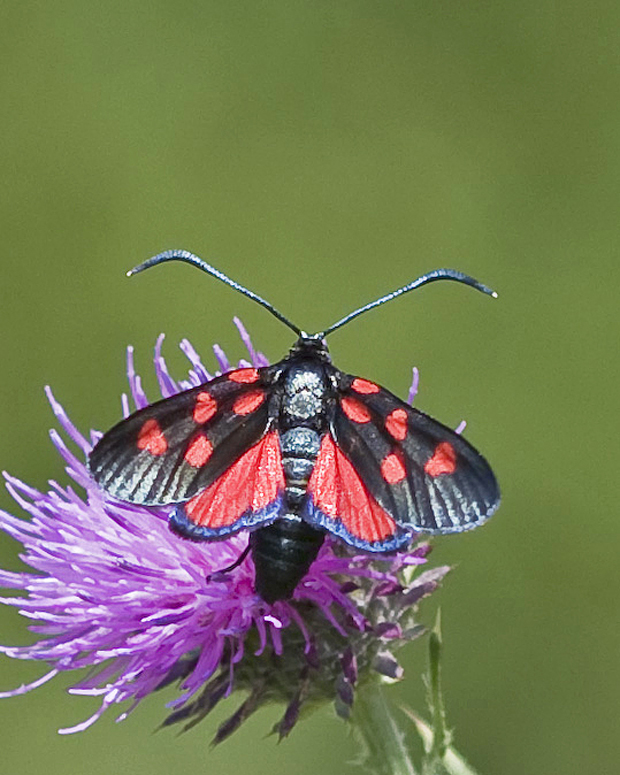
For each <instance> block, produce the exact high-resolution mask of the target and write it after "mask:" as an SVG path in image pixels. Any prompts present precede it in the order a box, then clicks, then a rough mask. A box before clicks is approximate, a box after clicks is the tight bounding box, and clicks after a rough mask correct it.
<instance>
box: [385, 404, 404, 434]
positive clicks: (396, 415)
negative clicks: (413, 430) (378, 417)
mask: <svg viewBox="0 0 620 775" xmlns="http://www.w3.org/2000/svg"><path fill="white" fill-rule="evenodd" d="M385 428H386V430H387V432H388V433H389V434H390V436H392V438H394V439H396V441H403V439H404V438H405V436H406V435H407V412H406V411H405V410H404V409H394V410H393V411H391V412H390V413H389V414H388V416H387V417H386V418H385Z"/></svg>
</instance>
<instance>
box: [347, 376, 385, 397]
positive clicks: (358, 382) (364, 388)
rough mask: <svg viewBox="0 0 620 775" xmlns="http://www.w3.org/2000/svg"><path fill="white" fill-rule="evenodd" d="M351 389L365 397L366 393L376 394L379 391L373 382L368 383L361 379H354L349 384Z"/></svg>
mask: <svg viewBox="0 0 620 775" xmlns="http://www.w3.org/2000/svg"><path fill="white" fill-rule="evenodd" d="M351 387H352V388H353V390H355V392H356V393H363V394H365V395H366V394H368V393H378V392H379V391H380V390H381V388H380V387H379V385H375V383H374V382H369V381H368V380H367V379H362V378H361V377H356V378H355V379H354V380H353V382H352V383H351Z"/></svg>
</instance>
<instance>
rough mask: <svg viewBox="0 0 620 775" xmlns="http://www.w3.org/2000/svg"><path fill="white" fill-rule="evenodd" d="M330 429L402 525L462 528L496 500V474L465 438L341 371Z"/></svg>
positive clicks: (371, 489) (446, 530) (436, 529)
mask: <svg viewBox="0 0 620 775" xmlns="http://www.w3.org/2000/svg"><path fill="white" fill-rule="evenodd" d="M331 433H332V435H333V437H334V440H335V442H336V444H337V445H338V447H339V448H340V449H341V450H342V452H343V453H344V454H345V455H346V457H347V458H348V459H349V460H350V461H351V463H352V465H353V466H354V468H355V469H356V471H357V472H358V473H359V475H360V477H361V479H362V480H363V482H364V484H365V486H366V487H367V489H368V491H369V492H370V494H371V495H372V496H373V497H374V498H375V499H376V500H377V502H378V503H379V504H380V505H381V506H382V507H383V508H384V509H385V511H386V512H387V513H388V514H390V515H391V516H392V517H394V519H395V520H396V522H397V523H399V524H401V525H409V526H411V527H412V528H413V529H415V530H421V531H424V532H429V533H452V532H460V531H463V530H468V529H470V528H473V527H476V526H477V525H479V524H481V523H482V522H484V521H485V520H486V519H488V517H490V516H491V514H493V512H494V511H495V510H496V508H497V506H498V505H499V488H498V485H497V481H496V479H495V476H494V475H493V472H492V471H491V468H490V466H489V464H488V463H487V461H486V460H485V459H484V458H483V457H482V455H480V453H479V452H477V450H476V449H474V447H473V446H472V445H471V444H469V442H467V441H466V440H465V439H464V438H463V437H462V436H460V435H459V434H457V433H455V432H454V431H453V430H451V429H450V428H448V427H446V426H445V425H442V424H441V423H439V422H437V420H434V419H432V418H431V417H429V416H428V415H425V414H424V413H422V412H419V411H418V410H416V409H413V408H412V407H410V406H409V405H408V404H406V403H405V402H404V401H401V400H400V399H399V398H397V397H396V396H395V395H393V394H392V393H390V392H389V391H387V390H385V389H384V388H381V387H379V386H378V385H375V384H374V383H372V382H369V381H367V380H363V379H360V378H359V377H351V376H349V375H345V374H340V375H339V377H338V400H337V405H336V409H335V412H334V416H333V421H332V428H331Z"/></svg>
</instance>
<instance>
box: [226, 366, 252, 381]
mask: <svg viewBox="0 0 620 775" xmlns="http://www.w3.org/2000/svg"><path fill="white" fill-rule="evenodd" d="M228 379H229V380H230V381H231V382H242V383H247V384H250V383H252V382H256V381H257V380H258V371H256V369H239V370H238V371H231V372H230V374H229V375H228Z"/></svg>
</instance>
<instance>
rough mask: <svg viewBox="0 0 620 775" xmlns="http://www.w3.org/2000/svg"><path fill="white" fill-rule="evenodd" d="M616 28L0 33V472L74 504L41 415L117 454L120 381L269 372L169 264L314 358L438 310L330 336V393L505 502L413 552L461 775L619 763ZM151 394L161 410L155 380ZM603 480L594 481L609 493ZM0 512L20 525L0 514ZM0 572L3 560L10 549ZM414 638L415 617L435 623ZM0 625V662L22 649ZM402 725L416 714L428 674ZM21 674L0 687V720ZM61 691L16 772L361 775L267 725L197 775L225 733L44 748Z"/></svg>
mask: <svg viewBox="0 0 620 775" xmlns="http://www.w3.org/2000/svg"><path fill="white" fill-rule="evenodd" d="M619 31H620V6H619V5H618V4H617V3H614V2H607V3H605V2H591V3H587V4H586V3H564V4H558V3H555V2H550V1H549V0H536V2H533V1H530V0H521V2H517V3H458V4H457V3H455V2H446V1H445V0H443V1H440V2H432V3H430V2H427V3H423V2H402V1H401V2H370V1H369V0H356V1H355V2H353V1H351V0H340V1H337V2H320V1H318V2H316V1H315V2H309V1H308V0H287V1H286V2H283V1H282V0H279V1H274V2H256V0H254V2H235V1H233V2H213V1H211V2H210V1H209V0H204V1H203V2H201V3H196V2H182V1H177V2H175V3H171V2H158V1H157V0H151V2H148V3H147V2H129V3H127V2H122V3H121V2H104V3H101V4H94V3H87V2H83V1H81V2H78V1H74V2H54V3H42V2H19V3H17V2H6V3H4V4H3V5H2V7H1V8H0V41H1V45H0V61H1V67H0V83H1V93H2V103H1V104H2V120H1V121H0V171H1V175H2V185H1V187H0V198H1V209H0V219H1V223H0V226H1V232H0V233H1V239H2V255H3V258H2V260H1V264H0V265H1V267H2V274H1V277H2V280H1V283H0V294H1V308H0V309H1V315H2V337H1V338H0V348H1V362H2V365H3V374H4V377H3V380H2V403H1V408H0V411H1V412H2V419H1V422H2V438H1V440H0V465H1V466H2V467H3V468H7V469H10V471H11V472H12V473H14V474H16V475H19V476H20V477H22V478H23V479H25V480H26V481H28V482H31V483H33V484H36V485H37V486H41V487H43V486H44V485H45V482H46V480H47V478H49V477H54V478H60V479H61V481H63V482H64V481H66V479H65V476H64V473H63V471H62V466H61V464H60V461H59V459H58V457H57V455H56V454H55V453H54V452H53V450H52V447H51V444H50V443H49V441H48V438H47V428H48V427H49V426H50V425H51V424H52V418H51V413H50V411H49V409H48V407H47V405H46V403H45V400H44V397H43V393H42V386H43V385H44V384H46V383H50V384H51V385H53V387H54V390H55V392H56V395H57V396H58V398H59V399H60V400H61V401H62V402H63V403H64V405H65V407H66V408H67V409H68V410H69V412H70V414H71V416H72V418H73V419H74V420H76V421H77V422H78V423H79V424H80V425H81V427H83V428H87V427H98V428H101V429H104V428H107V427H108V426H110V425H111V424H112V423H113V422H114V421H115V420H116V419H117V418H118V416H119V401H118V395H119V394H120V392H121V391H122V390H123V389H124V387H125V379H124V347H125V345H126V344H127V343H133V344H134V345H135V346H136V348H137V353H138V364H139V366H140V368H141V370H142V371H143V373H144V372H146V373H148V372H149V363H150V361H149V359H150V353H151V348H152V345H153V343H154V340H155V337H156V336H157V334H159V333H160V332H161V331H165V332H166V333H167V336H168V338H167V343H166V346H165V352H166V355H167V356H169V358H170V360H171V362H172V364H173V367H174V368H175V369H176V373H177V374H178V375H180V374H181V367H182V366H184V364H183V360H182V359H181V357H180V355H177V353H176V352H175V349H176V342H177V341H178V340H179V339H180V338H181V337H183V336H189V337H190V338H191V340H192V342H193V343H194V345H195V346H196V347H197V348H198V349H200V350H201V351H202V352H203V353H204V354H205V358H206V360H207V362H208V363H212V361H211V360H210V356H209V355H208V351H209V347H210V344H211V343H212V342H213V341H218V342H220V343H221V344H222V345H224V346H225V347H226V348H227V349H228V350H229V351H230V354H231V355H233V356H235V357H240V356H241V354H242V348H241V346H240V344H239V343H238V339H237V336H236V333H235V331H234V328H233V326H232V323H231V318H232V316H233V315H234V314H238V315H240V316H241V317H242V319H243V320H244V321H245V322H246V324H247V326H248V328H249V329H250V330H251V332H252V334H253V337H254V340H255V342H256V343H257V345H258V346H259V347H261V348H262V349H263V350H264V351H265V352H266V353H267V354H268V355H269V356H270V357H272V358H273V359H278V358H280V357H281V356H282V355H283V354H284V352H285V351H286V349H287V347H288V346H289V345H290V344H291V335H290V332H288V331H287V329H285V328H284V327H283V326H280V325H279V324H278V323H277V322H276V321H275V320H273V319H272V318H271V317H270V316H269V315H267V313H265V312H264V311H262V310H261V309H260V308H258V307H256V306H255V305H253V304H252V303H251V302H249V301H247V300H245V299H243V298H241V297H240V296H237V295H235V294H234V293H233V292H232V291H230V290H229V289H227V288H225V287H224V286H221V285H220V284H218V283H217V282H216V281H214V280H210V279H209V278H207V277H204V276H199V275H198V274H197V273H196V272H195V271H194V270H191V269H190V268H188V267H183V266H180V265H173V266H170V267H165V268H161V269H158V270H157V271H156V272H153V273H148V274H147V275H144V276H140V277H139V278H137V279H135V280H133V281H129V280H127V279H126V278H125V277H124V272H125V270H127V269H128V268H129V267H131V266H133V265H134V264H136V263H138V262H140V261H141V260H143V259H144V258H146V257H148V256H150V255H151V254H153V253H155V252H158V251H159V250H162V249H165V248H168V247H183V248H188V249H191V250H193V251H195V252H197V253H198V254H199V255H201V256H203V257H204V258H205V259H207V260H210V261H213V262H215V263H216V264H217V266H218V267H219V268H221V269H222V270H224V271H226V272H228V273H230V275H231V276H232V277H233V278H235V279H237V280H239V281H240V282H243V283H246V284H247V285H248V286H250V287H251V288H252V289H253V290H254V291H255V292H257V293H259V294H262V295H264V296H266V297H267V298H268V299H270V300H271V301H272V302H273V303H274V304H275V305H276V306H277V307H279V308H280V309H282V311H283V312H284V313H285V314H288V315H290V316H291V317H292V318H294V320H295V321H296V322H297V323H298V324H299V325H300V326H301V327H303V328H307V329H309V330H316V329H319V328H321V327H324V326H326V325H327V324H329V323H331V322H333V321H334V320H336V319H337V318H339V317H340V316H342V315H343V314H345V313H346V312H348V311H349V310H350V309H352V308H354V307H355V306H357V305H359V304H362V303H364V302H366V301H368V300H370V299H372V298H375V297H376V296H378V295H380V294H382V293H384V292H387V291H389V290H391V289H393V288H395V287H396V286H398V285H400V284H403V283H405V282H407V281H408V280H410V279H412V278H413V277H415V276H417V275H418V274H420V273H421V272H423V271H426V270H429V269H432V268H435V267H438V266H454V267H456V268H458V269H461V270H463V271H466V272H469V273H471V274H473V275H474V276H476V277H478V278H480V279H481V280H483V281H484V282H487V283H488V284H490V285H492V286H493V287H494V288H496V289H497V290H498V291H499V293H500V298H499V301H497V302H493V301H491V300H489V299H488V298H485V297H483V296H481V295H478V294H475V293H474V292H472V291H470V290H468V289H466V288H462V287H458V286H452V285H450V284H444V285H434V286H431V287H429V288H426V289H424V290H421V291H420V292H419V293H417V294H414V295H413V296H409V297H407V298H405V299H402V300H399V301H397V302H394V303H392V304H390V305H388V306H386V307H384V308H382V309H380V310H377V311H374V312H373V313H370V314H368V315H367V316H365V317H363V318H361V319H360V320H358V321H357V322H356V323H355V324H352V325H351V326H350V327H347V328H346V329H343V331H342V332H339V333H337V334H334V336H333V338H332V340H331V343H330V344H331V351H332V354H333V356H334V359H335V361H336V363H337V365H338V366H340V368H342V369H344V370H347V371H350V372H353V373H357V374H360V375H364V376H366V377H369V378H371V379H375V380H378V381H379V382H381V383H382V384H384V385H385V386H387V387H389V388H390V389H392V390H393V391H395V392H397V393H399V394H401V395H403V396H405V395H406V391H407V388H408V385H409V381H410V368H411V366H412V365H413V364H416V365H417V366H418V367H419V368H420V371H421V389H420V393H419V397H418V401H417V406H419V407H420V408H422V409H424V410H426V411H428V412H430V413H432V414H434V415H435V416H437V417H438V418H441V419H442V420H443V421H444V422H446V423H448V424H452V425H456V424H458V422H459V421H460V420H461V419H462V418H466V419H467V420H468V423H469V425H468V432H467V433H468V437H469V438H470V439H471V440H472V441H473V442H474V443H475V444H476V445H477V446H478V447H480V448H481V449H482V450H483V451H484V453H485V455H486V456H487V457H488V458H489V459H490V460H491V461H492V463H493V465H494V467H495V469H496V471H497V473H498V477H499V479H500V483H501V485H502V490H503V496H504V502H503V505H502V508H501V510H500V512H499V513H498V515H497V516H496V517H495V518H494V519H493V520H492V522H491V523H490V524H489V525H488V526H487V527H485V529H483V530H480V531H475V532H474V533H472V534H468V535H464V536H461V537H455V538H447V539H443V540H441V541H437V542H436V543H437V546H436V551H435V553H434V555H433V561H434V562H435V563H443V562H450V563H455V564H457V566H458V567H457V569H456V570H455V572H454V573H453V574H452V575H451V576H450V577H449V579H448V581H447V582H446V584H445V586H444V588H443V590H442V591H441V592H440V593H439V595H438V598H439V599H440V602H441V607H442V616H443V629H444V636H445V641H446V656H445V684H446V690H447V706H448V713H449V720H450V722H451V724H452V725H453V726H454V727H455V729H456V742H457V744H458V747H459V748H460V749H461V750H462V751H463V753H465V754H466V756H467V757H468V758H469V759H470V761H471V762H472V763H473V764H475V765H476V766H477V767H478V768H479V769H480V770H481V772H482V773H485V775H490V774H491V773H502V775H523V773H538V772H540V773H545V775H552V774H553V773H563V774H564V773H569V772H570V773H572V772H575V773H612V772H617V762H618V758H619V755H620V745H619V736H618V733H617V725H618V721H619V720H620V712H619V711H620V707H619V705H620V703H619V699H618V698H619V696H620V692H619V678H620V671H619V669H618V655H619V647H620V642H619V640H620V638H619V631H618V621H617V619H618V595H617V592H618V585H617V579H618V561H617V552H618V549H619V548H620V541H619V538H620V534H619V529H618V524H619V520H618V513H617V511H618V509H617V489H618V488H617V482H618V473H617V460H618V455H619V453H620V449H619V443H618V409H617V405H618V397H617V392H618V391H617V383H618V378H619V377H620V373H619V368H618V336H617V328H618V323H619V321H620V312H619V309H618V287H619V285H618V279H619V277H620V269H619V267H618V244H619V241H620V227H619V220H620V219H619V217H618V216H619V206H618V205H619V201H620V168H619V167H620V99H619V89H620V34H619ZM147 383H148V384H149V385H152V380H147ZM614 461H615V462H614ZM0 506H2V507H4V508H8V509H11V510H15V509H14V508H13V505H12V501H11V500H10V499H9V497H8V496H7V495H6V494H5V493H4V492H3V493H2V495H1V497H0ZM1 551H2V557H1V561H2V564H3V565H4V567H10V568H17V567H18V566H19V563H18V560H17V547H16V545H15V544H14V543H13V542H12V541H10V540H9V539H4V540H3V542H2V544H1ZM433 606H434V604H432V605H429V606H426V608H423V610H422V618H424V619H426V621H430V620H431V618H432V615H433ZM28 637H29V636H28V635H27V634H26V631H25V622H24V620H22V619H20V617H19V616H18V615H17V614H16V613H15V612H14V611H3V612H2V621H1V631H0V641H2V642H4V643H23V642H26V641H27V639H28ZM405 661H406V664H407V678H406V680H405V681H404V682H403V683H402V684H401V685H399V686H398V687H394V688H393V689H392V690H391V695H392V697H393V699H394V700H395V701H398V702H403V703H407V704H410V705H412V706H413V707H416V708H418V709H422V708H423V689H422V685H421V680H420V677H419V674H420V671H421V669H422V666H423V664H424V661H425V646H424V644H422V643H418V644H416V645H414V646H412V647H410V648H409V649H408V652H407V654H406V658H405ZM40 672H41V666H37V665H29V664H21V663H16V662H13V661H11V660H9V659H6V658H2V659H1V660H0V688H10V687H13V686H16V685H18V684H19V683H21V682H22V681H28V680H33V679H34V678H35V677H36V676H37V675H39V674H40ZM68 683H69V682H68V680H66V679H62V678H61V679H57V680H55V681H53V682H52V683H50V684H48V685H46V686H45V687H43V688H42V689H40V690H38V691H37V692H34V693H32V694H30V695H29V696H26V697H21V698H17V699H12V700H2V701H1V703H0V714H1V723H2V730H3V746H2V754H3V768H4V770H5V771H6V772H16V773H20V774H21V773H24V774H25V775H30V774H31V773H39V772H46V773H48V774H52V773H56V772H58V773H60V772H62V773H70V774H71V775H73V773H80V774H81V773H84V772H88V773H89V775H103V774H104V773H105V774H106V775H108V773H110V772H123V773H136V774H142V773H149V775H159V773H168V772H171V771H173V770H174V771H177V770H180V769H182V770H183V771H189V772H196V773H218V775H229V774H231V775H232V774H233V773H238V772H241V771H245V772H251V773H270V774H272V775H277V774H278V773H291V772H294V773H300V774H301V773H315V772H316V771H317V770H318V769H320V771H321V772H324V773H326V775H328V774H329V773H332V772H333V773H347V772H351V773H353V772H355V771H356V770H354V769H353V767H351V766H349V765H348V764H347V762H348V761H350V760H351V759H352V758H354V755H355V749H356V744H355V741H354V740H353V739H351V738H350V736H349V735H348V733H347V729H346V727H345V726H344V725H343V724H342V723H341V722H340V721H338V720H336V719H334V718H333V717H332V713H331V711H328V710H324V711H320V712H318V713H316V714H315V715H314V716H312V717H311V718H310V719H308V720H307V721H305V722H304V723H302V724H300V725H299V726H298V728H297V729H295V731H294V733H293V734H292V736H291V738H290V739H289V740H287V741H286V742H285V743H283V744H282V745H280V746H277V745H276V744H275V743H274V741H273V739H264V735H265V732H266V731H267V730H268V729H269V728H270V726H271V724H272V723H273V721H274V720H275V719H276V718H277V717H278V710H279V709H277V710H272V711H264V712H261V713H259V714H257V716H255V717H254V718H253V719H252V720H251V721H250V722H248V723H247V725H246V726H245V727H244V728H242V730H241V731H240V732H239V733H238V734H236V735H235V736H234V737H233V738H232V739H231V740H230V741H229V742H228V743H226V744H225V745H223V746H222V747H220V748H219V749H216V750H215V751H210V750H209V749H208V741H209V740H210V738H211V735H212V733H213V731H214V730H215V726H216V723H217V722H218V721H219V720H221V719H222V718H223V717H224V714H228V713H230V712H232V710H233V708H234V707H235V702H236V700H234V699H233V700H232V701H229V703H228V704H227V705H226V706H225V707H224V708H223V709H222V712H221V713H219V715H218V716H217V718H215V719H213V720H208V721H206V722H205V723H203V724H202V725H201V726H199V727H198V728H196V729H195V730H194V731H193V732H191V733H190V734H188V735H186V736H184V737H182V738H181V739H176V738H175V736H174V732H171V731H166V732H161V733H159V734H158V735H155V736H153V735H152V734H151V731H152V730H153V729H154V728H155V727H156V726H157V725H158V723H159V721H160V720H161V719H162V717H163V714H164V708H163V699H164V698H160V697H154V698H151V699H150V700H149V701H147V702H145V703H144V704H143V705H142V706H141V707H140V708H139V709H138V710H137V711H136V712H135V713H134V715H133V716H131V717H130V719H129V720H127V721H126V722H125V723H123V724H121V725H118V726H117V725H115V724H114V721H113V713H108V716H107V717H106V718H104V719H103V720H102V721H100V722H99V723H97V724H96V725H95V727H93V728H92V729H90V730H89V731H87V732H85V733H83V734H80V735H75V736H73V737H70V738H62V737H58V736H57V735H56V732H55V730H56V729H57V728H58V727H60V726H68V725H71V724H73V723H76V722H77V721H80V720H81V719H83V718H84V717H86V716H87V715H88V714H89V713H90V712H91V711H92V710H94V707H95V704H96V703H95V702H92V701H91V700H89V699H87V698H75V697H74V698H71V697H68V696H66V694H64V691H63V689H64V687H65V686H66V685H68Z"/></svg>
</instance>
